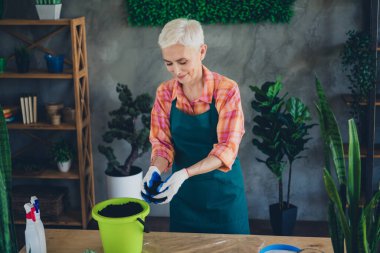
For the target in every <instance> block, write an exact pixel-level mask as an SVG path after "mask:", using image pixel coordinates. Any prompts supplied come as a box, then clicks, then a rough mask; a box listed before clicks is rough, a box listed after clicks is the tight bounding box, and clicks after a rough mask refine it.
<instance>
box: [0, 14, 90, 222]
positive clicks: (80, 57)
mask: <svg viewBox="0 0 380 253" xmlns="http://www.w3.org/2000/svg"><path fill="white" fill-rule="evenodd" d="M33 29H38V30H39V32H38V33H39V34H41V31H44V30H46V32H47V34H45V35H44V36H43V37H41V38H38V39H30V38H28V36H26V35H24V34H23V33H22V31H27V32H28V34H30V32H31V31H33ZM63 31H69V34H68V35H67V39H68V41H70V43H68V45H67V47H68V48H70V51H71V59H70V57H68V55H66V57H65V59H64V62H65V65H66V66H69V68H66V69H64V71H63V72H62V73H49V72H48V71H47V69H46V70H43V69H42V68H43V67H40V68H41V69H37V70H31V71H29V72H27V73H17V71H16V70H10V69H8V68H6V69H5V70H4V72H3V73H0V86H1V85H5V86H6V85H7V81H6V80H5V79H24V80H25V79H41V80H50V82H49V83H51V85H53V83H54V80H57V81H58V80H61V82H62V81H65V82H67V85H72V90H73V94H68V95H69V96H71V97H73V101H74V104H73V105H72V107H73V109H74V111H71V112H70V113H71V115H74V116H75V118H74V119H72V118H71V120H70V122H65V121H63V122H61V123H60V124H59V125H52V124H51V123H50V122H48V121H41V120H40V118H41V117H38V120H37V122H35V123H30V124H23V122H22V120H21V121H20V120H18V121H12V122H10V123H9V124H8V128H9V130H10V131H11V133H12V132H13V133H14V134H15V135H16V134H17V133H25V135H26V136H29V137H32V138H33V140H37V141H41V142H43V141H45V142H46V141H49V139H47V138H46V137H45V136H44V135H43V134H44V133H49V134H50V133H52V135H54V134H56V133H62V134H66V133H71V135H74V136H75V138H74V139H75V145H76V154H75V159H74V160H75V163H74V165H73V167H72V168H71V169H70V171H69V172H67V173H62V172H59V171H58V169H57V168H55V167H53V166H51V165H49V164H46V166H42V167H40V168H38V169H37V170H29V171H27V170H26V171H25V170H24V171H23V170H14V171H13V179H14V181H15V182H18V181H20V182H21V183H22V181H23V180H25V179H27V181H28V182H30V181H33V182H34V184H33V185H38V184H40V185H41V184H43V185H45V184H44V183H43V182H45V180H61V181H62V180H63V181H65V182H68V183H70V182H71V183H75V182H78V184H77V185H78V187H77V189H78V191H79V192H78V195H79V196H80V205H79V203H77V204H78V205H79V206H80V210H71V208H66V207H68V206H66V205H67V204H68V203H66V202H65V201H62V200H63V195H62V194H58V195H56V196H54V197H55V199H54V198H52V199H51V201H53V202H54V201H55V203H56V204H57V205H58V202H59V203H60V205H62V207H61V210H62V213H61V214H60V215H59V218H54V219H51V218H50V219H47V220H46V221H44V223H45V224H46V225H62V226H66V225H67V226H81V227H82V228H86V227H87V224H88V222H89V220H90V218H91V209H92V207H93V205H94V202H95V196H94V181H93V180H94V179H93V161H92V148H91V129H90V109H89V83H88V66H87V50H86V31H85V19H84V17H80V18H74V19H60V20H15V19H14V20H12V19H9V20H0V36H1V33H4V34H8V35H10V36H12V37H14V38H15V41H17V40H20V41H22V42H24V43H26V44H27V46H26V47H27V48H28V49H29V50H32V51H33V50H40V51H42V52H43V53H49V54H54V53H55V52H54V51H53V50H51V49H49V48H47V47H46V46H45V45H44V42H45V41H47V40H49V39H51V38H52V37H54V36H56V35H57V34H61V33H62V32H63ZM65 36H66V35H65ZM50 43H51V42H50ZM0 47H1V44H0ZM12 61H14V56H13V55H10V56H9V57H7V63H8V64H9V63H11V62H12ZM8 64H7V65H8ZM44 87H46V84H41V85H40V86H39V89H44ZM13 89H14V87H13ZM20 96H22V94H20ZM38 99H39V100H38V101H39V102H40V103H41V101H43V98H41V99H42V100H40V98H38ZM0 103H1V96H0ZM15 103H17V101H15ZM65 106H67V105H65ZM19 111H20V110H19ZM46 139H47V140H46ZM11 145H12V143H11ZM22 149H23V150H21V151H19V150H17V151H16V152H13V155H14V154H15V153H16V154H18V153H20V152H24V151H27V150H28V146H26V147H23V148H22ZM18 151H19V152H18ZM36 159H39V157H36ZM66 180H69V181H66ZM46 185H47V184H46ZM16 189H17V188H16ZM48 189H51V188H48ZM18 194H20V193H18ZM25 194H29V193H25ZM40 195H41V197H44V196H43V193H40ZM16 196H18V199H20V195H16ZM29 197H30V196H29ZM50 197H51V196H50ZM66 197H68V196H66ZM21 198H22V196H21ZM53 199H54V200H53ZM16 200H17V199H16ZM22 201H24V200H22ZM49 203H50V201H49ZM57 208H60V207H57ZM43 212H46V210H45V211H44V210H43V209H42V213H43ZM22 222H24V219H21V220H19V221H18V223H22Z"/></svg>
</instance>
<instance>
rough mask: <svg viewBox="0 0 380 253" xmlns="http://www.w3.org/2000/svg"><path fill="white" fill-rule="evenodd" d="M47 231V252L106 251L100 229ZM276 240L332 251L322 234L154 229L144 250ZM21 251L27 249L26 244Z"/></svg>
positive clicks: (229, 247) (237, 247) (210, 252)
mask: <svg viewBox="0 0 380 253" xmlns="http://www.w3.org/2000/svg"><path fill="white" fill-rule="evenodd" d="M45 232H46V242H47V252H48V253H68V252H70V253H83V251H84V250H86V249H92V250H94V251H96V253H102V252H103V249H102V243H101V240H100V234H99V231H98V230H76V229H46V230H45ZM277 243H284V244H291V245H294V246H296V247H298V248H301V249H304V248H313V249H316V250H319V251H315V252H324V253H332V252H333V250H332V247H331V241H330V238H322V237H286V236H261V235H220V234H188V233H170V232H151V233H146V234H144V247H143V253H158V252H160V253H161V252H165V253H172V252H176V253H177V252H178V253H179V252H186V253H190V252H197V253H200V252H204V253H217V252H239V253H245V252H247V253H248V252H249V253H255V252H258V249H259V248H261V247H263V246H266V245H270V244H277ZM164 249H165V250H164ZM20 253H25V247H24V248H23V249H22V250H21V251H20ZM115 253H116V252H115Z"/></svg>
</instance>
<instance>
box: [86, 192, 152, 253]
mask: <svg viewBox="0 0 380 253" xmlns="http://www.w3.org/2000/svg"><path fill="white" fill-rule="evenodd" d="M129 202H135V203H138V204H140V205H141V206H142V208H143V211H142V212H140V213H138V214H136V215H132V216H129V217H123V218H110V217H105V216H101V215H99V213H98V212H99V211H101V210H103V209H104V208H105V207H107V206H108V205H121V204H126V203H129ZM149 211H150V207H149V205H148V203H146V202H145V201H143V200H140V199H134V198H114V199H109V200H105V201H103V202H100V203H98V204H96V205H95V206H94V208H93V209H92V217H93V218H94V219H95V220H96V221H97V222H98V225H99V231H100V237H101V239H102V244H103V249H104V253H140V252H141V251H142V246H143V232H144V221H145V217H146V216H147V215H148V214H149Z"/></svg>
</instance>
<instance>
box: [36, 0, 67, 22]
mask: <svg viewBox="0 0 380 253" xmlns="http://www.w3.org/2000/svg"><path fill="white" fill-rule="evenodd" d="M36 9H37V12H38V17H39V18H40V19H59V18H60V16H61V9H62V0H36Z"/></svg>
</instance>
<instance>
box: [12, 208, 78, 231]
mask: <svg viewBox="0 0 380 253" xmlns="http://www.w3.org/2000/svg"><path fill="white" fill-rule="evenodd" d="M80 215H81V212H80V210H70V211H66V212H65V213H64V214H62V215H61V216H60V217H59V219H48V218H47V219H44V221H43V222H44V225H45V226H50V225H52V226H70V227H71V226H74V227H78V226H81V225H82V222H81V219H80ZM15 224H17V225H23V224H25V219H20V218H16V219H15Z"/></svg>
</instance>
